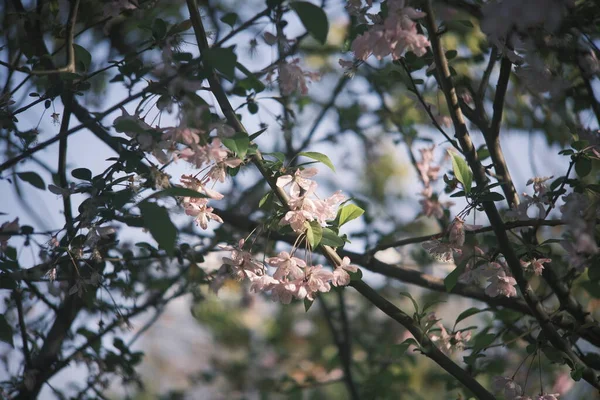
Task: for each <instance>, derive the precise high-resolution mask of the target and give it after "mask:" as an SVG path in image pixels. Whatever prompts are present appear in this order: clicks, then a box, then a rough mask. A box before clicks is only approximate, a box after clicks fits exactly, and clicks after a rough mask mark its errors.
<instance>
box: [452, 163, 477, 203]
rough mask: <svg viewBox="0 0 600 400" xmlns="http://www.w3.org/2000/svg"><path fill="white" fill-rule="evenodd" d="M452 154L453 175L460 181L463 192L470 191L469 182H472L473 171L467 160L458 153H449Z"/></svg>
mask: <svg viewBox="0 0 600 400" xmlns="http://www.w3.org/2000/svg"><path fill="white" fill-rule="evenodd" d="M450 155H451V156H452V169H453V170H454V175H455V176H456V179H458V181H459V182H460V183H462V185H463V188H464V189H465V193H467V194H469V193H470V192H471V184H472V183H473V172H472V171H471V169H470V168H469V166H468V165H467V162H466V161H465V160H464V158H462V157H461V156H460V155H459V154H454V153H450Z"/></svg>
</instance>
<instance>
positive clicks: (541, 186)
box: [527, 176, 553, 197]
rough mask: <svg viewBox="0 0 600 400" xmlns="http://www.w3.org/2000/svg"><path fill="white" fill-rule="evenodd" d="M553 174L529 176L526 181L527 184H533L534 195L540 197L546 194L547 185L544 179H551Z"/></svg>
mask: <svg viewBox="0 0 600 400" xmlns="http://www.w3.org/2000/svg"><path fill="white" fill-rule="evenodd" d="M552 178H553V176H545V177H535V178H531V179H529V180H528V181H527V186H529V185H532V184H533V190H534V192H535V194H536V195H538V196H540V197H542V196H544V195H546V193H547V192H548V186H546V184H545V183H546V181H548V180H550V179H552Z"/></svg>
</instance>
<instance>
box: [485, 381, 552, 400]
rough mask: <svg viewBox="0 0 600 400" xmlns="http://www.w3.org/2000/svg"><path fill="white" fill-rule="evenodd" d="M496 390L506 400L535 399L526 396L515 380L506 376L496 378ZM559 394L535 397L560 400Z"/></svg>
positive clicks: (544, 394) (545, 394)
mask: <svg viewBox="0 0 600 400" xmlns="http://www.w3.org/2000/svg"><path fill="white" fill-rule="evenodd" d="M494 390H495V391H496V392H502V393H503V394H504V398H505V399H506V400H533V399H534V397H531V396H526V395H525V394H524V391H523V389H522V388H521V386H520V385H519V384H518V383H516V382H515V380H514V378H507V377H504V376H496V377H494ZM559 396H560V394H559V393H541V394H539V395H537V396H536V397H535V400H558V398H559Z"/></svg>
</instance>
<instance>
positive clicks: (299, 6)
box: [290, 1, 329, 44]
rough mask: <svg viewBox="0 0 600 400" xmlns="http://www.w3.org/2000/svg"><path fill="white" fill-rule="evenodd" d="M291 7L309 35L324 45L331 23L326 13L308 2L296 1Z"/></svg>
mask: <svg viewBox="0 0 600 400" xmlns="http://www.w3.org/2000/svg"><path fill="white" fill-rule="evenodd" d="M290 7H291V8H292V9H293V10H294V11H296V14H298V17H299V18H300V21H302V25H304V27H305V28H306V30H307V31H308V33H310V34H311V36H312V37H314V38H315V39H317V40H318V41H319V42H321V43H322V44H325V42H326V41H327V33H328V32H329V21H328V20H327V15H326V14H325V11H323V9H322V8H321V7H318V6H316V5H314V4H312V3H309V2H308V1H295V2H293V3H291V4H290Z"/></svg>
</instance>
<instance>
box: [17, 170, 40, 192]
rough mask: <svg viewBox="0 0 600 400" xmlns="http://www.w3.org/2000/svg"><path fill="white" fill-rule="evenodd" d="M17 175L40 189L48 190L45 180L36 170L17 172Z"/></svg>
mask: <svg viewBox="0 0 600 400" xmlns="http://www.w3.org/2000/svg"><path fill="white" fill-rule="evenodd" d="M17 176H18V177H19V178H21V180H23V181H25V182H27V183H29V184H30V185H32V186H34V187H36V188H38V189H41V190H46V184H45V183H44V180H43V179H42V177H41V176H39V175H38V174H36V173H35V172H17Z"/></svg>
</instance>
